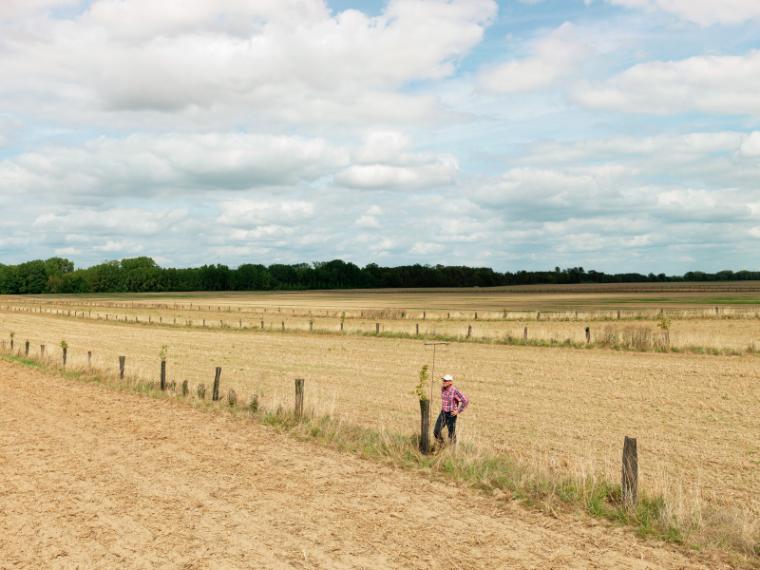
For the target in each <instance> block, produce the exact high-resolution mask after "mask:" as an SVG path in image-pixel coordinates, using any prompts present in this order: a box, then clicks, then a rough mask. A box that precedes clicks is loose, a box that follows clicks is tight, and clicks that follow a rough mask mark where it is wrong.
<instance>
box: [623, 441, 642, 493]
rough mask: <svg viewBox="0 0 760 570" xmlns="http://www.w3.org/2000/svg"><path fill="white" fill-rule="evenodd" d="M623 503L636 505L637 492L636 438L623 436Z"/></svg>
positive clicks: (637, 459)
mask: <svg viewBox="0 0 760 570" xmlns="http://www.w3.org/2000/svg"><path fill="white" fill-rule="evenodd" d="M621 488H622V494H623V505H624V506H625V507H626V508H630V507H634V506H636V502H637V501H638V494H639V454H638V450H637V447H636V438H634V437H628V436H625V440H624V442H623V477H622V485H621Z"/></svg>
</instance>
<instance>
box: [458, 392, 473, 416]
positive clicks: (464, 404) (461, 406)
mask: <svg viewBox="0 0 760 570" xmlns="http://www.w3.org/2000/svg"><path fill="white" fill-rule="evenodd" d="M454 396H455V397H456V398H457V399H458V400H459V403H458V405H457V414H461V413H462V412H464V410H465V408H466V407H467V406H469V405H470V400H469V399H468V398H467V396H465V395H464V394H462V392H460V391H459V390H457V391H456V394H454Z"/></svg>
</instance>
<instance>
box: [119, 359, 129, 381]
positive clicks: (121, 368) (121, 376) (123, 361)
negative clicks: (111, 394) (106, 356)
mask: <svg viewBox="0 0 760 570" xmlns="http://www.w3.org/2000/svg"><path fill="white" fill-rule="evenodd" d="M126 363H127V357H126V356H120V357H119V380H124V368H125V366H126Z"/></svg>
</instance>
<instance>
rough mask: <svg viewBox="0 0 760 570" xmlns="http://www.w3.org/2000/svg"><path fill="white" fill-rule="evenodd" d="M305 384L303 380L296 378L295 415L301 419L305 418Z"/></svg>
mask: <svg viewBox="0 0 760 570" xmlns="http://www.w3.org/2000/svg"><path fill="white" fill-rule="evenodd" d="M303 382H304V380H303V378H296V405H295V414H296V418H299V419H300V418H302V417H303Z"/></svg>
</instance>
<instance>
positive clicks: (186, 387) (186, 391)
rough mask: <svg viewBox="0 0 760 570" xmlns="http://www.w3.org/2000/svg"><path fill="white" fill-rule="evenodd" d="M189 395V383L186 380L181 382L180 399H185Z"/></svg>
mask: <svg viewBox="0 0 760 570" xmlns="http://www.w3.org/2000/svg"><path fill="white" fill-rule="evenodd" d="M189 393H190V383H189V382H188V381H187V380H183V381H182V397H183V398H187V395H188V394H189Z"/></svg>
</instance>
